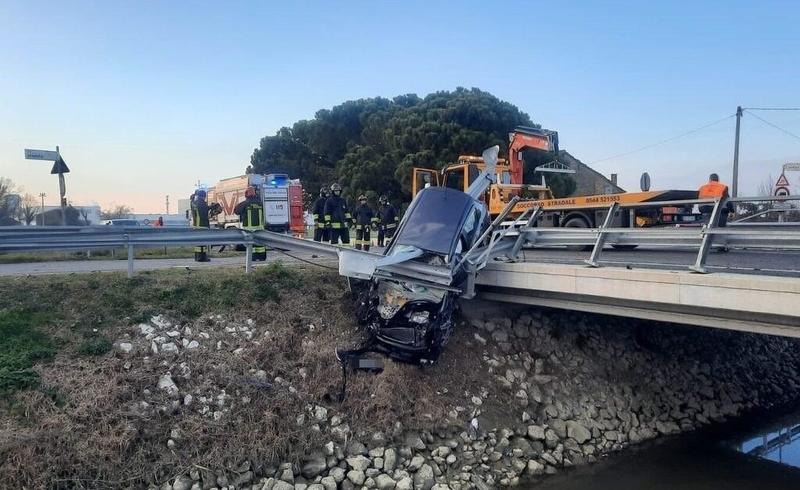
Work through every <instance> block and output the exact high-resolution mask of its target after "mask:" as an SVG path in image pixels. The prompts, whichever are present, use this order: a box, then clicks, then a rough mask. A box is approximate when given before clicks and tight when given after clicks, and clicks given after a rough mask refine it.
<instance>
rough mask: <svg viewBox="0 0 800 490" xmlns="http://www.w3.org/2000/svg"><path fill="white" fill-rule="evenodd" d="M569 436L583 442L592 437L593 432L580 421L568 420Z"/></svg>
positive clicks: (580, 442) (579, 442)
mask: <svg viewBox="0 0 800 490" xmlns="http://www.w3.org/2000/svg"><path fill="white" fill-rule="evenodd" d="M567 436H569V437H571V438H573V439H575V440H576V441H578V444H583V443H584V442H586V441H588V440H589V439H591V438H592V432H591V431H590V430H589V429H587V428H586V427H584V426H583V425H582V424H580V423H579V422H576V421H574V420H570V421H568V422H567Z"/></svg>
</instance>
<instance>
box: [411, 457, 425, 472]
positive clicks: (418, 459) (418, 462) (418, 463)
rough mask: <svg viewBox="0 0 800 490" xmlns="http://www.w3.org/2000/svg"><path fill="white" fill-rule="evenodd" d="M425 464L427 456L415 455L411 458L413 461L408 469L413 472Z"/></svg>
mask: <svg viewBox="0 0 800 490" xmlns="http://www.w3.org/2000/svg"><path fill="white" fill-rule="evenodd" d="M423 464H425V458H423V457H422V456H414V457H413V458H411V462H410V463H409V464H408V471H410V472H412V473H413V472H415V471H417V470H418V469H420V468H422V465H423Z"/></svg>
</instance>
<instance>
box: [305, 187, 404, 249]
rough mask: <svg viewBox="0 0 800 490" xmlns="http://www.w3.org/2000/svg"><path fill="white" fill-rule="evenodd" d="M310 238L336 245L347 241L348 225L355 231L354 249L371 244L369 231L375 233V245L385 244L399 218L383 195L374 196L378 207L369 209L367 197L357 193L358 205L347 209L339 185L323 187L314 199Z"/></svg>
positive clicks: (348, 241) (348, 240) (367, 247)
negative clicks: (312, 225)
mask: <svg viewBox="0 0 800 490" xmlns="http://www.w3.org/2000/svg"><path fill="white" fill-rule="evenodd" d="M313 211H314V212H313V213H312V214H313V217H314V240H315V241H317V242H330V243H332V244H334V245H338V244H339V241H341V242H342V243H344V244H349V243H350V228H354V229H355V232H356V240H355V248H356V249H357V250H369V247H370V245H371V244H372V234H371V231H372V230H374V231H377V232H378V246H379V247H383V246H385V245H386V244H387V243H388V241H390V240H391V239H392V237H393V236H394V232H395V230H397V224H398V222H399V221H400V217H399V216H398V215H397V210H396V209H395V207H394V206H392V204H391V203H390V202H389V199H388V198H387V197H386V196H381V197H380V199H378V209H377V211H373V210H372V208H371V207H370V206H369V204H367V196H366V195H364V194H361V195H360V196H358V205H356V207H355V209H353V210H352V212H351V211H350V208H349V207H348V206H347V201H345V199H344V198H343V197H342V186H340V185H339V184H337V183H333V184H331V186H330V188H329V187H326V186H323V187H322V188H321V189H320V190H319V197H318V198H317V200H316V201H314V209H313Z"/></svg>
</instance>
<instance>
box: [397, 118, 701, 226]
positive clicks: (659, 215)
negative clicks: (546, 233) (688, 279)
mask: <svg viewBox="0 0 800 490" xmlns="http://www.w3.org/2000/svg"><path fill="white" fill-rule="evenodd" d="M508 139H509V145H508V158H507V159H498V161H497V166H496V176H495V181H496V182H495V183H493V184H491V185H490V186H489V187H488V188H487V189H486V192H485V194H484V195H483V196H481V200H482V201H483V202H485V203H486V205H487V207H488V209H489V215H490V216H491V217H496V216H497V215H499V214H500V213H501V212H502V211H503V210H504V209H505V207H506V206H507V205H508V203H509V202H510V201H511V200H512V199H514V198H515V197H519V198H521V199H520V200H519V201H518V202H517V204H515V205H514V208H513V209H512V210H511V212H510V213H509V214H508V218H510V219H515V218H517V217H519V216H520V215H522V214H523V213H524V212H526V211H527V210H529V209H532V208H536V207H541V208H542V210H543V212H542V213H540V215H539V217H538V220H537V222H536V226H538V227H566V228H596V227H598V226H599V225H600V224H602V223H603V222H604V221H605V218H606V214H607V210H608V207H609V205H610V204H612V203H614V202H616V203H619V204H637V203H642V204H643V205H645V204H647V203H648V202H657V201H681V200H689V199H697V191H691V190H665V191H650V190H649V189H643V190H642V192H621V193H614V194H599V195H592V196H574V197H564V198H555V197H554V196H553V193H552V192H551V191H550V189H549V188H548V187H547V186H545V185H531V184H523V161H522V152H523V151H525V150H539V151H544V152H548V153H552V154H553V155H554V162H557V158H558V152H559V149H558V133H557V132H556V131H552V130H549V129H538V128H526V127H518V128H516V129H514V130H513V131H511V132H510V133H509V135H508ZM485 168H486V165H485V163H484V159H483V158H481V157H477V156H470V155H461V156H459V157H458V161H457V163H455V164H453V165H447V166H445V167H444V169H442V170H441V171H436V170H433V169H428V168H416V167H415V168H414V169H413V174H412V195H413V196H416V195H417V194H418V193H419V192H420V191H421V190H423V189H424V188H426V187H431V186H440V187H449V188H452V189H458V190H461V191H466V189H467V188H469V186H470V185H471V184H472V183H473V182H474V181H475V178H476V177H477V176H478V175H479V174H480V172H481V171H483V170H484V169H485ZM700 219H701V216H700V215H699V214H696V213H693V212H692V208H691V206H677V207H676V206H671V207H661V208H659V207H655V208H654V207H648V206H642V207H641V208H636V207H627V209H626V210H625V211H620V212H618V213H617V214H616V215H615V216H614V217H613V220H612V222H611V225H613V226H615V227H650V226H676V225H677V226H680V225H689V224H696V223H697V222H698V221H700Z"/></svg>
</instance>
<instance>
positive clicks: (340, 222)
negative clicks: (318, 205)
mask: <svg viewBox="0 0 800 490" xmlns="http://www.w3.org/2000/svg"><path fill="white" fill-rule="evenodd" d="M341 193H342V188H341V187H339V186H338V184H333V185H332V186H331V194H332V195H331V196H330V197H329V198H328V199H327V200H326V201H325V226H326V227H327V228H328V229H329V230H330V233H331V243H332V244H334V245H337V244H338V243H339V239H341V240H342V243H344V244H349V243H350V230H349V228H348V226H349V225H351V224H352V222H353V217H352V215H351V214H350V210H349V209H347V202H346V201H345V200H344V198H343V197H342V196H341Z"/></svg>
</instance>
